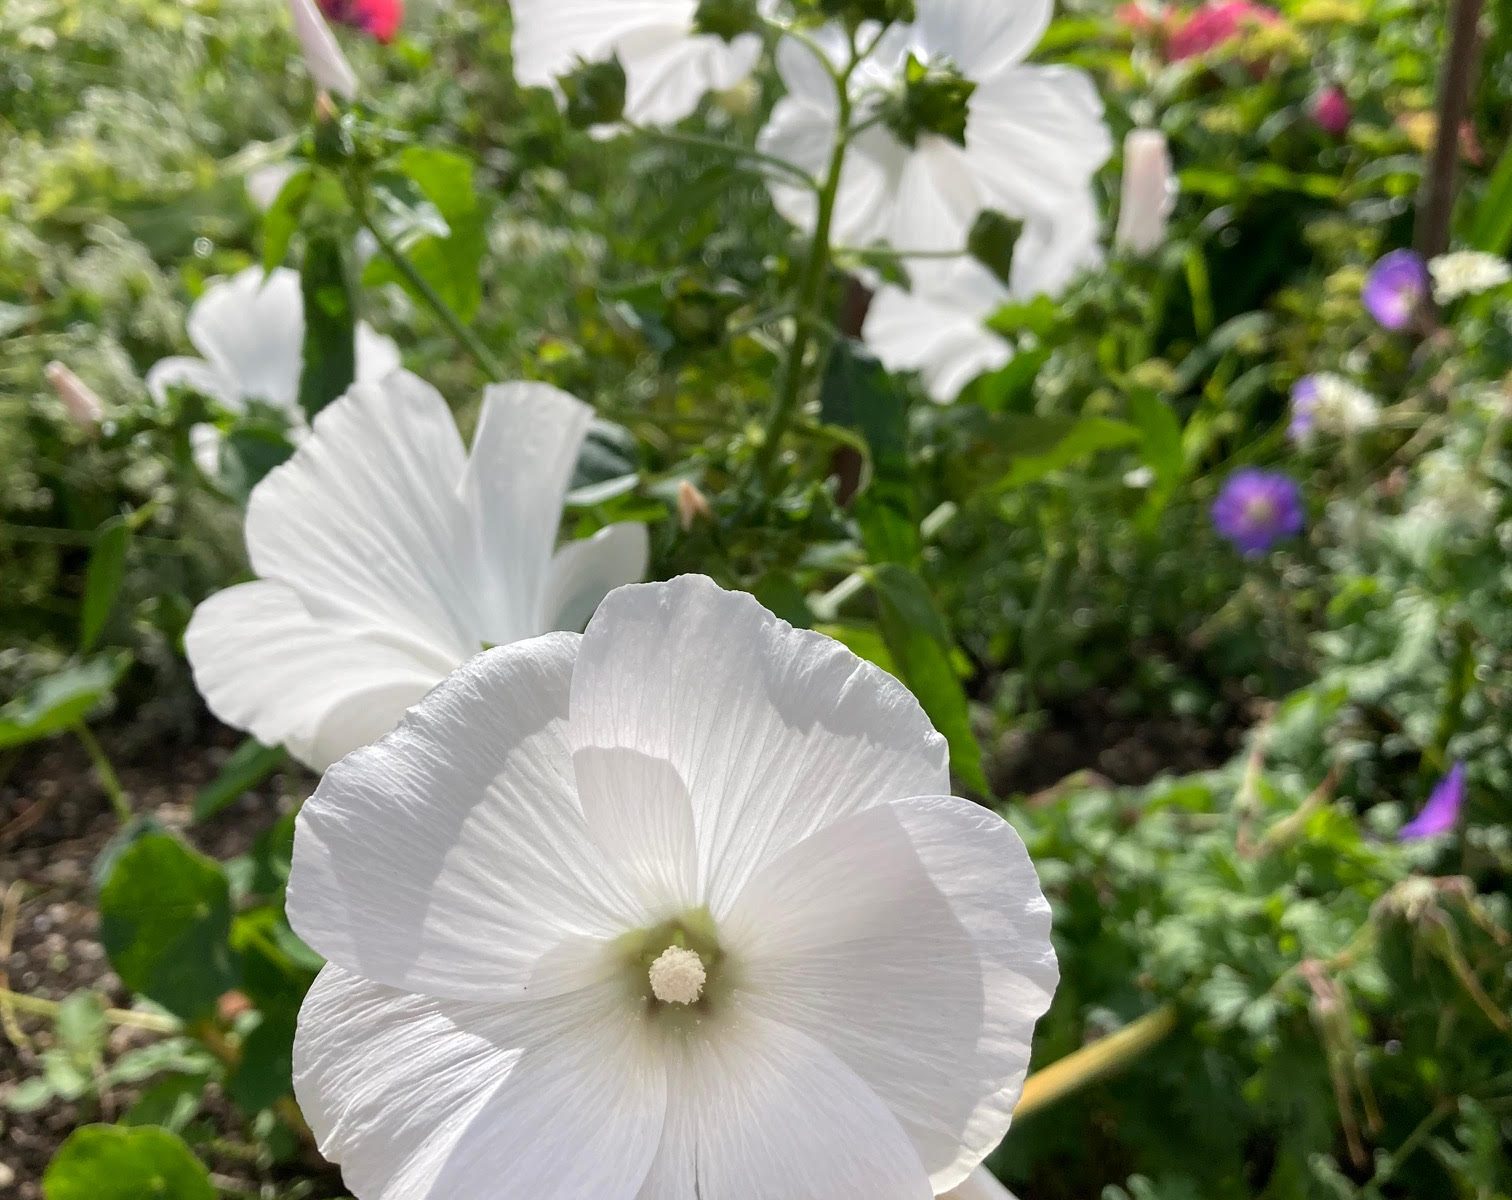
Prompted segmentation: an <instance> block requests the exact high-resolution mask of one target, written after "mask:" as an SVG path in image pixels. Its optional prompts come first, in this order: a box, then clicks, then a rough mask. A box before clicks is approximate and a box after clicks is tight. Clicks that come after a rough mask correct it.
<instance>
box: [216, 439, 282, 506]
mask: <svg viewBox="0 0 1512 1200" xmlns="http://www.w3.org/2000/svg"><path fill="white" fill-rule="evenodd" d="M293 453H294V447H293V446H292V445H290V444H289V439H288V436H287V434H286V433H285V431H284V428H283V427H282V426H281V425H278V424H276V423H274V422H272V421H268V420H264V419H262V418H257V417H254V418H252V419H250V420H244V421H239V422H237V424H236V425H235V426H233V427H232V429H231V432H230V433H228V434H226V436H225V437H224V438H223V439H222V440H221V447H220V478H219V480H218V482H219V483H220V486H221V487H222V488H223V489H224V490H225V492H226V494H227V495H229V496H230V497H231V498H232V499H233V500H235V501H236V502H237V503H239V504H241V505H243V506H245V505H246V503H247V498H248V497H249V496H251V495H252V489H253V488H255V487H256V486H257V485H258V484H259V483H261V482H262V481H263V479H264V478H266V476H267V474H268V472H269V471H271V470H273V468H274V467H278V466H282V465H283V464H284V463H286V462H288V460H289V458H290V457H291V456H292V455H293Z"/></svg>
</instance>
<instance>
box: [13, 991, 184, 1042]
mask: <svg viewBox="0 0 1512 1200" xmlns="http://www.w3.org/2000/svg"><path fill="white" fill-rule="evenodd" d="M0 1007H8V1008H13V1009H15V1010H16V1011H17V1012H23V1013H27V1014H29V1015H31V1016H34V1017H44V1018H46V1019H47V1020H49V1021H56V1020H57V1019H58V1016H59V1014H60V1013H61V1012H62V1011H63V1005H62V1004H61V1003H60V1002H58V1001H57V1000H45V999H43V998H42V997H41V996H28V995H27V994H26V993H25V992H13V991H11V990H10V988H0ZM105 1020H106V1021H107V1022H108V1023H109V1024H111V1025H129V1026H130V1027H131V1028H133V1029H146V1030H150V1031H151V1032H153V1033H164V1034H167V1033H182V1032H183V1030H184V1027H183V1026H182V1025H180V1024H179V1022H178V1021H177V1020H175V1019H174V1018H173V1017H160V1016H158V1015H157V1014H156V1013H147V1012H135V1011H133V1010H132V1009H129V1008H107V1009H106V1010H105Z"/></svg>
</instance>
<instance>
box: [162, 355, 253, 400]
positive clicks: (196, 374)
mask: <svg viewBox="0 0 1512 1200" xmlns="http://www.w3.org/2000/svg"><path fill="white" fill-rule="evenodd" d="M146 384H147V394H148V395H149V396H151V397H152V398H153V400H155V401H156V402H157V403H159V404H167V403H168V390H169V389H170V388H176V387H181V388H187V389H188V390H189V391H191V392H198V393H199V394H200V395H201V396H208V397H210V399H212V400H215V401H218V402H219V403H220V404H221V406H222V407H224V408H228V409H230V410H231V411H232V412H240V411H241V409H242V408H243V407H245V406H244V404H243V403H242V398H241V392H240V391H239V390H238V389H237V386H236V383H235V381H234V380H230V379H227V378H226V376H225V375H224V374H222V373H221V371H220V370H219V369H218V368H217V367H215V366H214V365H213V364H211V363H207V362H206V361H205V360H204V359H202V358H178V357H175V358H164V359H160V360H159V361H158V362H156V363H154V364H153V365H152V367H151V368H150V369H149V370H148V372H147V379H146Z"/></svg>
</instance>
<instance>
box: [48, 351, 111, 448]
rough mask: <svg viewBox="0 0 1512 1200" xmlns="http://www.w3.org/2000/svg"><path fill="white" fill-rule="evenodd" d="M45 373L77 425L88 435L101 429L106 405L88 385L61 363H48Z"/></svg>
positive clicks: (70, 417)
mask: <svg viewBox="0 0 1512 1200" xmlns="http://www.w3.org/2000/svg"><path fill="white" fill-rule="evenodd" d="M43 373H44V374H45V375H46V376H47V382H48V383H50V384H51V385H52V389H53V391H55V392H56V393H57V394H58V399H59V400H61V401H62V402H63V407H64V408H65V409H67V410H68V416H69V419H70V420H71V421H73V423H74V424H75V425H77V426H78V427H79V428H80V429H82V430H84V431H85V432H86V433H93V432H94V431H95V430H96V429H98V428H99V427H100V420H101V419H102V418H103V417H104V416H105V405H104V404H102V403H101V402H100V398H99V397H98V396H97V395H95V394H94V391H93V390H92V389H91V388H90V387H89V385H88V384H86V383H85V382H84V381H83V380H82V379H80V378H79V377H78V376H77V375H75V374H74V373H73V372H72V371H70V370H69V369H68V368H67V367H65V366H64V365H63V364H62V363H60V362H50V363H48V364H47V366H46V367H45V368H44V371H43Z"/></svg>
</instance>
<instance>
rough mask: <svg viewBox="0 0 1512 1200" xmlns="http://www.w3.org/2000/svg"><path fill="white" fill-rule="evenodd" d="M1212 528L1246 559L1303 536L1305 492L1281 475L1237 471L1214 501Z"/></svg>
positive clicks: (1246, 470)
mask: <svg viewBox="0 0 1512 1200" xmlns="http://www.w3.org/2000/svg"><path fill="white" fill-rule="evenodd" d="M1212 517H1213V528H1214V529H1216V530H1217V531H1218V533H1219V534H1220V535H1221V536H1222V537H1224V538H1227V539H1228V540H1229V541H1230V542H1232V543H1233V545H1234V548H1235V549H1236V550H1238V551H1239V553H1241V554H1243V555H1244V557H1245V558H1257V557H1259V556H1260V555H1262V554H1264V553H1265V552H1266V551H1267V550H1269V549H1270V548H1271V547H1272V546H1274V545H1275V544H1276V543H1277V542H1279V541H1282V540H1284V539H1286V538H1290V537H1296V536H1297V534H1299V533H1301V532H1302V526H1303V524H1304V521H1305V518H1304V515H1303V511H1302V489H1301V488H1299V487H1298V486H1297V484H1296V481H1295V480H1293V479H1292V478H1291V477H1290V476H1288V475H1283V474H1281V472H1279V471H1260V470H1256V469H1254V468H1253V467H1246V468H1244V469H1243V470H1239V471H1235V472H1234V473H1233V474H1232V475H1230V476H1229V477H1228V479H1227V480H1226V481H1225V482H1224V485H1223V487H1222V488H1221V489H1219V492H1218V497H1217V499H1215V500H1214V501H1213V508H1212Z"/></svg>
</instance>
